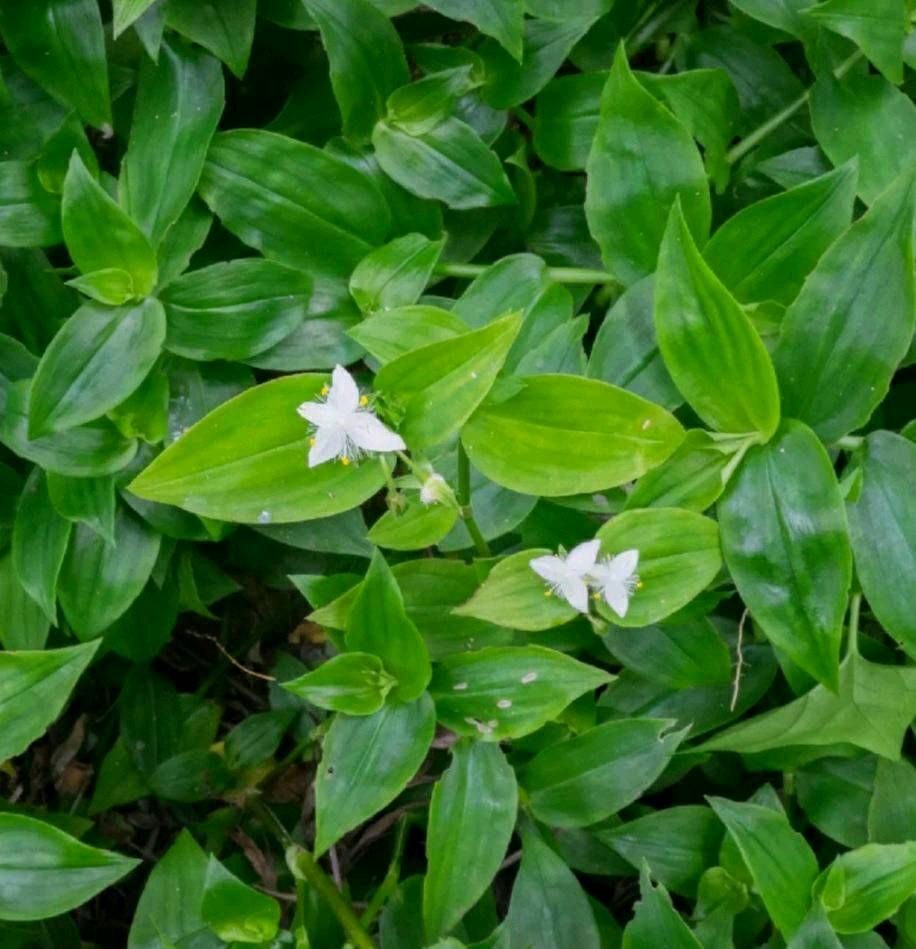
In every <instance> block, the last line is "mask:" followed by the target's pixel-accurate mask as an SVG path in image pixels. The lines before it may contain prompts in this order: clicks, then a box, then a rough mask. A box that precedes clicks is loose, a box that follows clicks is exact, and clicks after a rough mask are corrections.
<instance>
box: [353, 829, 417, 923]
mask: <svg viewBox="0 0 916 949" xmlns="http://www.w3.org/2000/svg"><path fill="white" fill-rule="evenodd" d="M407 825H408V817H407V815H406V814H405V815H404V816H403V817H402V818H401V819H400V821H398V826H397V830H396V831H395V837H394V851H393V853H392V855H391V863H389V864H388V872H387V873H386V874H385V879H384V880H382V883H381V886H379V888H378V889H377V890H376V891H375V893H374V894H373V896H372V899H371V900H370V901H369V905H368V906H367V907H366V910H365V912H364V913H363V915H362V916H361V917H360V918H359V922H360V925H361V926H362V927H363V928H364V929H368V928H369V927H370V926H371V925H372V921H373V920H374V919H375V917H376V916H378V914H379V912H380V911H381V909H382V907H383V906H384V905H385V904H386V903H387V902H388V898H389V897H390V896H391V894H392V893H394V891H395V890H396V889H397V888H398V883H400V881H401V855H402V854H403V853H404V842H405V841H406V840H407Z"/></svg>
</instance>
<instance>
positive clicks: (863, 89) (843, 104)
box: [810, 70, 916, 204]
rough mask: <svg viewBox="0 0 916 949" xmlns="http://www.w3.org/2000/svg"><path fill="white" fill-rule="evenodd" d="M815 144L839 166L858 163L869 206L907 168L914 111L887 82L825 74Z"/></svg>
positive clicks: (819, 85) (816, 98)
mask: <svg viewBox="0 0 916 949" xmlns="http://www.w3.org/2000/svg"><path fill="white" fill-rule="evenodd" d="M810 108H811V124H812V125H813V126H814V134H815V135H816V136H817V142H818V144H819V145H820V146H821V148H822V149H823V150H824V151H825V152H826V154H827V157H828V158H829V159H830V161H831V162H833V164H834V165H835V166H839V165H842V164H843V163H844V162H847V161H849V159H850V158H853V157H855V158H858V162H859V196H860V197H861V198H862V200H863V201H865V203H866V204H871V203H872V202H873V201H874V200H875V199H876V198H877V197H878V195H880V194H881V193H882V192H883V191H884V190H885V189H886V188H887V187H888V186H889V185H890V184H891V182H892V181H893V180H894V179H895V178H898V177H899V176H900V175H901V174H903V173H904V172H905V171H907V169H908V168H909V164H910V163H909V157H908V156H909V155H910V153H911V152H912V150H913V146H914V144H916V107H914V105H913V103H912V101H911V100H910V98H909V97H908V96H906V95H905V94H904V93H902V92H901V91H900V90H899V89H895V88H894V87H893V86H892V85H891V84H890V83H889V82H888V81H887V80H886V79H885V78H884V77H883V76H870V75H867V74H866V73H861V72H851V73H849V74H848V75H846V76H844V77H843V78H842V79H834V78H833V76H832V75H831V73H830V71H829V70H825V71H824V72H823V73H822V74H821V75H820V76H819V77H818V80H817V82H816V83H815V84H814V86H813V88H812V90H811V99H810Z"/></svg>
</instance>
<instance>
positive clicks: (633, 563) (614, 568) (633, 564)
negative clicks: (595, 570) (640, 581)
mask: <svg viewBox="0 0 916 949" xmlns="http://www.w3.org/2000/svg"><path fill="white" fill-rule="evenodd" d="M604 566H605V570H604V576H605V577H607V578H608V579H610V580H624V581H625V580H629V579H630V577H632V576H633V574H634V573H636V568H637V567H638V566H639V551H638V550H625V551H623V552H622V553H619V554H617V556H616V557H611V558H610V559H608V560H606V561H605V564H604Z"/></svg>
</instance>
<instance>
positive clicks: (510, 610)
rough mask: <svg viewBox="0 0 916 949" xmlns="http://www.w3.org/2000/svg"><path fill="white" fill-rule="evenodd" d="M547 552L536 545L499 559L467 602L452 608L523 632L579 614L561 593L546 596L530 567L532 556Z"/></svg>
mask: <svg viewBox="0 0 916 949" xmlns="http://www.w3.org/2000/svg"><path fill="white" fill-rule="evenodd" d="M550 553H552V551H550V550H548V549H547V548H546V547H538V548H535V549H533V550H520V551H519V552H518V553H515V554H511V555H510V556H508V557H505V558H504V559H502V560H500V561H499V563H497V564H496V565H495V566H494V567H493V569H492V570H491V571H490V572H489V574H488V575H487V578H486V579H485V580H484V582H483V583H482V584H481V585H480V586H479V587H478V588H477V589H476V590H475V591H474V595H473V596H472V597H471V598H470V599H469V600H468V601H467V603H462V605H461V606H458V607H456V608H455V609H454V610H453V612H454V613H455V614H456V615H458V616H473V617H476V618H477V619H481V620H485V621H486V622H488V623H495V624H496V625H498V626H507V627H509V628H511V629H521V630H524V631H525V632H540V631H541V630H545V629H552V628H553V627H555V626H562V625H563V624H564V623H568V622H570V621H571V620H573V619H575V618H576V617H577V616H578V615H580V614H578V613H577V612H576V610H575V609H574V608H573V607H572V606H570V605H569V603H567V602H566V600H564V599H563V598H562V597H558V596H547V595H546V594H547V592H548V590H547V587H546V586H545V584H544V581H543V580H542V579H541V577H539V576H538V575H537V574H536V573H535V572H534V571H533V570H532V569H531V561H532V560H534V559H535V558H536V557H543V556H546V555H548V554H550Z"/></svg>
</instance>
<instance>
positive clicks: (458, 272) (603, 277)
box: [436, 264, 617, 285]
mask: <svg viewBox="0 0 916 949" xmlns="http://www.w3.org/2000/svg"><path fill="white" fill-rule="evenodd" d="M489 266H490V265H489V264H437V265H436V273H437V274H438V275H439V276H440V277H463V278H465V279H467V280H473V279H474V277H479V276H480V275H481V274H482V273H483V272H484V271H485V270H488V269H489ZM547 276H548V277H550V279H551V280H553V281H554V282H555V283H571V284H583V285H592V284H596V283H613V284H616V283H617V278H616V277H615V276H614V275H613V274H612V273H608V272H607V271H606V270H592V269H591V268H589V267H548V268H547Z"/></svg>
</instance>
